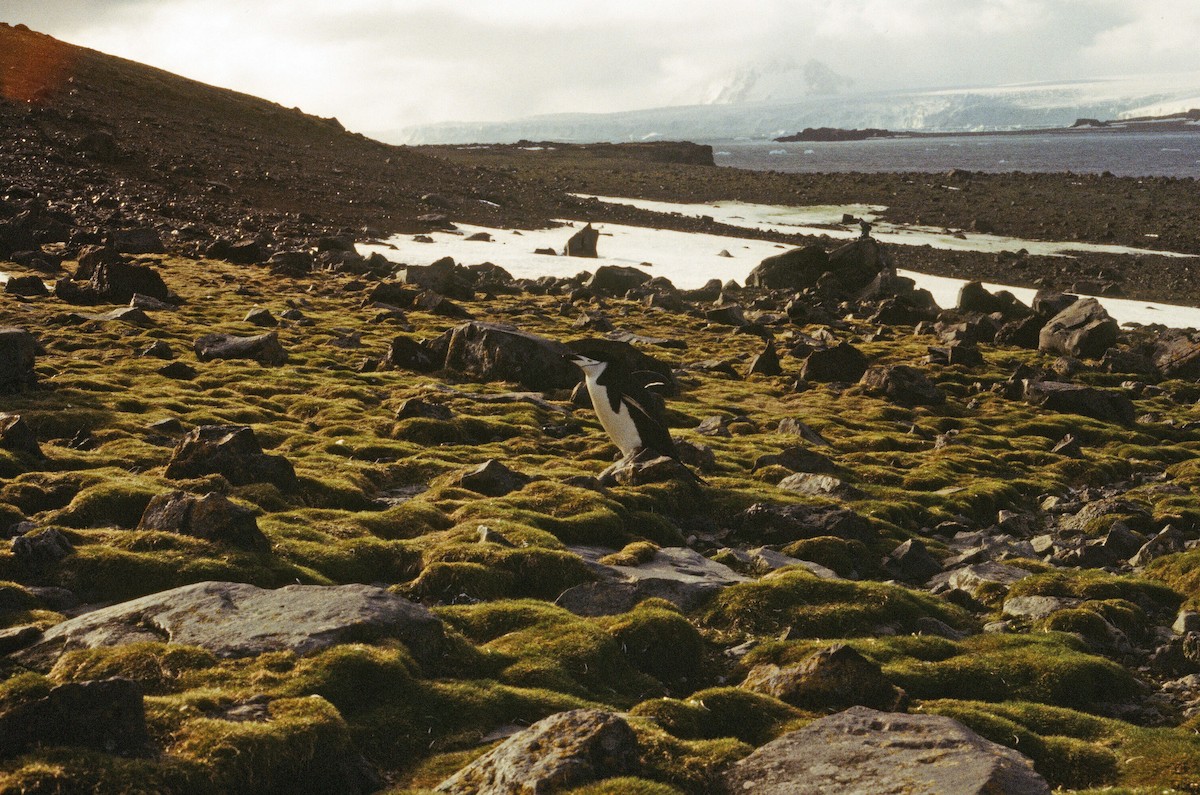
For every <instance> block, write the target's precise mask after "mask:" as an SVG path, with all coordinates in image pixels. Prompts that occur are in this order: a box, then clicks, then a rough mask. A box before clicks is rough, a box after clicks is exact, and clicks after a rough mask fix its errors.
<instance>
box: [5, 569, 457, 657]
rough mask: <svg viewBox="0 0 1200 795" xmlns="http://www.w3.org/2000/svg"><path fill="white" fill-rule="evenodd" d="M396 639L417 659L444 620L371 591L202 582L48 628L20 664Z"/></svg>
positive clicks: (248, 653) (231, 653)
mask: <svg viewBox="0 0 1200 795" xmlns="http://www.w3.org/2000/svg"><path fill="white" fill-rule="evenodd" d="M385 638H394V639H397V640H399V641H401V642H403V643H404V644H405V645H407V646H408V647H409V648H410V649H411V650H412V652H413V654H414V655H416V656H417V657H421V658H434V657H436V656H437V655H438V654H439V652H440V650H441V648H442V645H443V634H442V622H441V621H440V620H438V619H437V618H436V617H435V616H434V615H433V614H432V613H430V612H429V611H428V610H427V609H425V608H424V607H421V606H420V605H417V604H414V603H413V602H410V601H409V600H407V599H405V598H404V597H402V596H397V595H396V594H392V593H388V592H387V591H385V590H383V589H382V588H376V587H373V586H369V585H337V586H321V585H288V586H285V587H283V588H279V589H276V590H267V589H263V588H258V587H256V586H253V585H248V584H246V583H231V582H202V583H197V584H195V585H185V586H183V587H181V588H174V589H172V590H169V591H163V592H161V593H157V594H152V595H150V596H144V597H141V598H140V599H134V600H132V601H129V602H122V603H120V604H115V605H112V606H111V607H105V608H101V609H99V610H94V611H92V612H91V613H86V614H84V615H82V616H79V617H77V618H72V619H69V620H67V621H64V622H62V623H61V624H56V625H55V626H53V627H51V628H50V629H48V630H46V631H45V633H44V635H43V637H42V639H41V640H40V641H39V642H38V643H37V644H35V645H33V646H31V647H30V648H28V649H26V650H24V651H23V652H21V654H20V658H21V659H22V660H23V661H25V662H26V663H27V664H30V665H45V664H48V663H52V662H53V661H54V660H55V659H57V658H58V657H59V656H60V655H62V654H63V653H65V652H69V651H71V650H73V649H90V648H97V647H102V646H119V645H125V644H130V643H141V642H146V641H168V642H171V643H179V644H185V645H189V646H199V647H200V648H203V649H208V650H209V651H211V652H213V653H214V654H216V655H218V656H221V657H252V656H255V655H258V654H262V653H264V652H270V651H281V650H291V651H294V652H296V653H298V654H308V653H311V652H314V651H317V650H320V649H324V648H328V647H329V646H332V645H335V644H338V643H348V642H353V641H370V640H381V639H385Z"/></svg>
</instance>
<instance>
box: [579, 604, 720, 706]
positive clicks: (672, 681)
mask: <svg viewBox="0 0 1200 795" xmlns="http://www.w3.org/2000/svg"><path fill="white" fill-rule="evenodd" d="M599 623H600V625H601V626H603V627H604V628H605V629H607V630H608V632H609V634H610V635H612V637H613V638H614V639H615V640H616V641H617V643H619V644H620V647H621V651H622V652H623V653H624V655H625V657H626V659H628V660H629V663H630V665H632V666H633V667H634V668H635V669H637V670H638V671H641V672H642V673H644V674H648V675H650V676H652V677H654V678H655V679H657V680H658V681H660V682H662V683H663V684H664V685H666V686H667V687H668V688H670V689H671V690H672V691H673V692H678V691H680V690H690V689H692V688H693V687H694V686H695V682H696V680H697V677H698V675H699V673H700V666H701V662H702V660H703V657H704V646H703V642H702V641H701V639H700V633H699V632H697V631H696V628H695V627H693V626H692V625H691V624H690V623H688V620H687V619H686V618H684V617H683V616H682V615H680V614H679V613H678V612H677V611H676V610H673V609H668V608H664V607H658V606H655V605H654V604H652V603H651V602H649V601H647V602H642V603H641V604H639V605H638V606H637V607H636V608H634V609H633V610H630V611H629V612H628V613H624V614H622V615H620V616H614V617H612V618H608V619H602V620H600V622H599Z"/></svg>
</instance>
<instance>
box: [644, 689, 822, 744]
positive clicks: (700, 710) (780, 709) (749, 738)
mask: <svg viewBox="0 0 1200 795" xmlns="http://www.w3.org/2000/svg"><path fill="white" fill-rule="evenodd" d="M629 712H630V714H631V715H635V716H637V717H642V718H647V719H649V720H653V721H654V722H655V723H656V724H658V725H659V726H661V727H662V728H663V729H665V730H666V731H668V732H670V733H671V734H672V735H674V736H676V737H678V738H680V739H684V740H713V739H717V738H720V737H735V738H737V739H738V740H741V741H742V742H744V743H749V744H751V745H756V746H757V745H762V744H763V743H766V742H770V741H771V740H773V739H775V737H776V736H778V735H779V734H780V733H781V732H782V730H783V729H784V727H785V726H786V727H787V728H788V729H789V730H790V729H791V728H797V727H798V724H799V723H800V722H802V721H803V720H805V719H807V718H809V717H811V716H809V715H807V713H805V712H803V711H802V710H799V709H797V708H795V707H793V706H791V705H789V704H785V703H784V702H782V701H780V700H779V699H777V698H773V697H771V696H766V695H762V694H760V693H753V692H751V691H749V690H743V689H741V688H737V687H714V688H710V689H708V690H700V691H697V692H695V693H693V694H692V695H691V696H689V697H688V698H686V699H683V700H680V699H674V698H656V699H652V700H649V701H643V702H642V703H640V704H638V705H637V706H635V707H634V708H633V709H631V710H630V711H629Z"/></svg>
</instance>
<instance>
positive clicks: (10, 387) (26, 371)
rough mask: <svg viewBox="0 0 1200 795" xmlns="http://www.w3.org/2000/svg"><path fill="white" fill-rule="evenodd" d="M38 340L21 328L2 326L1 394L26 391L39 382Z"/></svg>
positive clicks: (0, 340) (0, 342)
mask: <svg viewBox="0 0 1200 795" xmlns="http://www.w3.org/2000/svg"><path fill="white" fill-rule="evenodd" d="M37 347H38V346H37V340H35V339H34V337H33V335H32V334H30V333H29V332H28V331H25V330H24V329H19V328H0V394H4V393H13V392H24V391H25V390H27V389H32V388H33V387H34V385H35V384H36V383H37V376H36V375H35V374H34V371H33V365H34V360H35V359H36V357H37Z"/></svg>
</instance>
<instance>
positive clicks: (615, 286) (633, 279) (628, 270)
mask: <svg viewBox="0 0 1200 795" xmlns="http://www.w3.org/2000/svg"><path fill="white" fill-rule="evenodd" d="M573 256H583V255H581V254H579V255H573ZM591 256H595V255H594V254H593V255H591ZM650 278H651V277H650V274H648V273H646V272H645V271H643V270H639V269H637V268H633V267H628V266H625V265H601V266H600V267H599V268H597V269H596V272H595V273H593V274H592V278H590V279H588V280H587V282H585V283H584V286H585V287H587V288H588V289H589V290H592V291H593V292H597V293H602V294H605V295H625V293H627V292H628V291H630V290H633V289H635V288H637V287H641V286H642V285H643V284H645V283H646V282H648V281H650Z"/></svg>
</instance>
